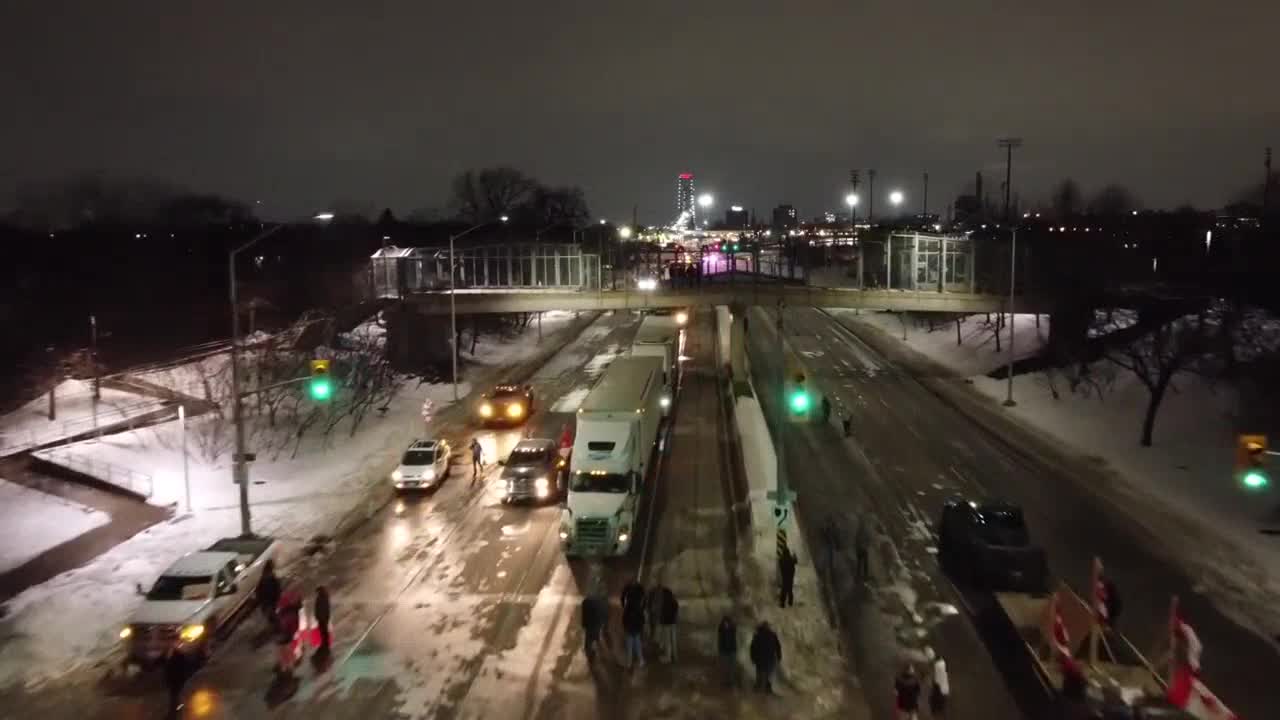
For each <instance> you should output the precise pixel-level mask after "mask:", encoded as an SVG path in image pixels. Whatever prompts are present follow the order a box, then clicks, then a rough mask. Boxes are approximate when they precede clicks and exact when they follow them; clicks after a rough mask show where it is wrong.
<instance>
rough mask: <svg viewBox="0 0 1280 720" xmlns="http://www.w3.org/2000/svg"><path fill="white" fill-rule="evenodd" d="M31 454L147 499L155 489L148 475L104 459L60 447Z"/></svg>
mask: <svg viewBox="0 0 1280 720" xmlns="http://www.w3.org/2000/svg"><path fill="white" fill-rule="evenodd" d="M32 454H33V455H35V457H38V458H40V459H41V460H43V461H45V462H47V463H51V464H53V465H58V466H59V467H64V468H66V469H68V470H71V471H72V472H78V473H80V474H81V475H87V476H89V477H91V478H93V479H95V480H101V481H102V482H105V483H107V484H109V485H115V486H116V487H118V488H122V489H124V490H128V491H129V492H131V493H133V494H135V495H141V496H142V497H144V498H147V499H150V498H151V494H152V493H153V492H154V491H155V483H154V482H153V480H152V477H151V476H150V475H148V474H146V473H141V472H138V471H136V470H130V469H129V468H127V467H124V466H121V465H115V464H113V463H109V462H106V461H105V460H95V459H94V458H91V457H85V456H83V455H78V454H76V453H73V452H71V451H69V450H65V449H61V448H53V449H50V450H38V451H36V452H34V453H32Z"/></svg>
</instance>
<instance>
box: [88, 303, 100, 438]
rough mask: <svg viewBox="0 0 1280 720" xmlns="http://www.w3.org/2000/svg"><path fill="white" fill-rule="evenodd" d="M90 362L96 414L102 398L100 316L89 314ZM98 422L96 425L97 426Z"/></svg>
mask: <svg viewBox="0 0 1280 720" xmlns="http://www.w3.org/2000/svg"><path fill="white" fill-rule="evenodd" d="M89 362H90V364H92V366H93V402H94V408H93V410H94V414H95V415H96V414H97V411H98V406H97V403H98V401H99V400H101V399H102V378H101V373H100V372H99V370H98V316H97V315H90V316H89ZM97 425H98V424H97V422H95V423H94V427H95V428H96V427H97Z"/></svg>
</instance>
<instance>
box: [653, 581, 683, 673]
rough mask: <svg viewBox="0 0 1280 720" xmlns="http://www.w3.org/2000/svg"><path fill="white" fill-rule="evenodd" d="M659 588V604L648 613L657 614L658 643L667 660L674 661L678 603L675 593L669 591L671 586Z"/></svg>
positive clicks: (678, 613) (678, 612)
mask: <svg viewBox="0 0 1280 720" xmlns="http://www.w3.org/2000/svg"><path fill="white" fill-rule="evenodd" d="M660 588H661V589H660V590H659V592H658V597H659V599H660V600H661V605H660V606H659V609H658V611H657V612H656V613H654V612H653V611H652V610H651V611H650V614H656V615H657V616H658V631H659V633H658V645H659V646H660V647H661V648H662V652H663V653H665V655H666V659H667V662H675V660H676V619H677V618H678V617H679V616H680V603H679V602H678V601H677V600H676V594H675V593H673V592H671V588H669V587H667V586H666V585H662V586H660Z"/></svg>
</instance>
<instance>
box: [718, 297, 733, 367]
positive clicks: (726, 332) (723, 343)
mask: <svg viewBox="0 0 1280 720" xmlns="http://www.w3.org/2000/svg"><path fill="white" fill-rule="evenodd" d="M732 333H733V313H731V312H729V308H728V306H725V305H717V306H716V341H717V342H718V343H719V344H720V354H719V355H718V356H717V357H719V358H720V360H721V361H722V362H729V358H730V357H731V355H730V353H731V352H732V351H733V346H732V344H731V342H730V337H731V336H732Z"/></svg>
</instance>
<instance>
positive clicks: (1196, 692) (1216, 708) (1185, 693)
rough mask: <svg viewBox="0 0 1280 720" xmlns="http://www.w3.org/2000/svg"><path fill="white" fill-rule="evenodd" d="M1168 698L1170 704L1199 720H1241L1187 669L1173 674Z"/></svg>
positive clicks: (1181, 669) (1179, 669)
mask: <svg viewBox="0 0 1280 720" xmlns="http://www.w3.org/2000/svg"><path fill="white" fill-rule="evenodd" d="M1168 698H1169V702H1171V703H1173V704H1174V705H1176V706H1177V707H1179V708H1181V709H1183V710H1185V711H1186V712H1187V714H1189V715H1191V717H1194V718H1199V720H1239V718H1238V717H1237V716H1236V714H1235V713H1233V712H1231V709H1230V708H1228V707H1227V706H1226V705H1223V704H1222V701H1221V700H1219V699H1218V696H1217V695H1214V694H1213V692H1211V691H1210V690H1209V688H1208V687H1206V686H1205V684H1204V683H1203V682H1201V681H1200V678H1198V677H1196V676H1195V674H1194V673H1193V672H1192V671H1191V669H1190V668H1187V667H1182V668H1178V670H1177V671H1176V672H1175V673H1174V674H1173V681H1172V682H1170V683H1169V694H1168Z"/></svg>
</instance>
